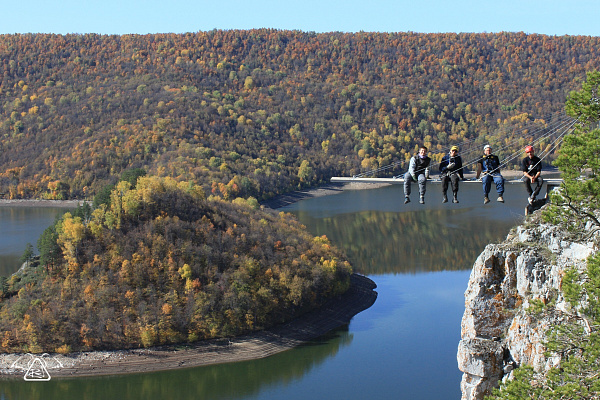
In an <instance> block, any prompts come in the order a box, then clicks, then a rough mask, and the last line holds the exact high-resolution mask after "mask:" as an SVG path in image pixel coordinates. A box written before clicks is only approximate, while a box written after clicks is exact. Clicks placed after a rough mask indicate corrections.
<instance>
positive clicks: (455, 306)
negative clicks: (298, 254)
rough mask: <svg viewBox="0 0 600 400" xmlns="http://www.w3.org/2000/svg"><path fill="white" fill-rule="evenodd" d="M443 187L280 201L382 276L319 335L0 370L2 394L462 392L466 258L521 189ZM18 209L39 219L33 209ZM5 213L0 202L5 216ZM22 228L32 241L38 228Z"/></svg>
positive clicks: (521, 198) (422, 395) (376, 395)
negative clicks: (236, 347) (49, 374)
mask: <svg viewBox="0 0 600 400" xmlns="http://www.w3.org/2000/svg"><path fill="white" fill-rule="evenodd" d="M439 191H440V187H439V186H434V185H430V187H429V191H428V194H427V198H426V204H425V205H420V204H419V203H418V202H415V201H414V200H415V199H416V196H413V197H415V199H413V202H412V203H410V204H408V205H404V204H402V199H403V195H402V188H401V187H400V186H399V185H393V186H388V187H383V188H379V189H372V190H360V191H344V192H342V193H340V194H336V195H332V196H326V197H319V198H313V199H307V200H303V201H300V202H298V203H295V204H292V205H290V206H287V207H285V208H284V209H283V210H284V211H287V212H291V213H293V214H295V215H297V217H298V218H299V219H300V220H301V221H302V223H303V224H304V225H306V227H307V229H308V230H309V231H310V232H312V233H313V234H314V235H315V236H316V235H327V236H328V237H329V238H330V239H331V241H332V242H333V243H334V244H336V245H337V246H339V247H341V248H343V249H344V251H345V252H346V254H347V255H348V257H349V258H350V260H351V262H352V264H353V266H354V268H355V270H356V271H357V272H359V273H362V274H364V275H367V276H369V277H370V278H371V279H372V280H373V281H375V283H376V284H377V286H378V287H377V289H376V291H377V292H378V298H377V301H376V302H375V304H374V305H373V306H372V307H371V308H369V309H367V310H365V311H363V312H362V313H360V314H358V315H356V316H355V317H354V318H353V319H352V321H351V322H350V324H349V325H347V326H342V327H340V328H339V329H337V330H335V331H333V332H330V333H329V334H328V335H325V336H324V337H321V338H318V339H317V340H314V341H313V342H311V343H308V344H306V345H304V346H301V347H298V348H295V349H292V350H289V351H286V352H283V353H280V354H277V355H275V356H272V357H269V358H266V359H262V360H255V361H248V362H240V363H232V364H224V365H216V366H209V367H200V368H191V369H183V370H177V371H167V372H156V373H151V374H132V375H124V376H113V377H99V378H85V379H84V378H80V379H52V380H50V381H49V382H43V383H41V382H37V383H32V382H25V381H21V380H18V381H14V380H13V381H0V399H28V400H35V399H57V400H58V399H60V400H69V399H73V400H75V399H77V400H79V399H82V398H85V399H105V398H119V399H142V398H143V399H167V398H169V399H170V398H173V399H190V400H191V399H202V400H211V399H232V400H233V399H235V400H238V399H239V400H242V399H248V400H249V399H261V400H280V399H286V400H293V399H303V400H304V399H307V398H310V399H323V400H325V399H327V400H331V399H391V400H397V399H415V400H419V399H423V400H425V399H427V400H433V399H436V400H437V399H441V400H444V399H450V400H451V399H459V398H460V379H461V373H460V371H459V370H458V368H457V364H456V350H457V345H458V342H459V340H460V320H461V317H462V313H463V310H464V297H463V293H464V291H465V289H466V287H467V282H468V279H469V273H470V270H471V266H472V265H473V262H474V261H475V258H476V257H477V255H478V254H479V253H480V252H481V251H482V250H483V248H484V247H485V245H486V244H488V243H490V242H498V241H501V240H503V239H504V237H505V236H506V234H507V233H508V232H509V230H510V228H511V227H513V226H515V225H517V224H518V223H520V222H521V221H522V220H523V209H524V206H525V204H526V203H525V199H526V194H525V189H524V188H523V187H521V186H520V185H518V186H517V185H510V186H508V187H507V192H506V195H505V200H506V203H505V204H499V203H496V202H495V201H494V200H495V196H492V200H493V201H492V202H491V203H490V204H488V205H485V206H484V205H483V202H482V195H481V186H480V184H463V185H462V187H461V191H460V196H459V199H460V201H461V202H460V203H459V204H452V203H447V204H442V203H441V196H440V193H439ZM1 210H2V209H0V211H1ZM20 210H21V211H17V213H29V212H31V213H32V216H31V218H32V221H36V222H32V224H33V225H36V224H39V217H38V216H36V215H38V214H37V213H38V211H39V209H37V210H38V211H35V210H36V209H33V210H28V209H20ZM62 211H64V210H62ZM6 215H7V213H6V212H4V213H0V223H1V224H2V226H3V227H4V226H6V225H5V224H6V221H5V219H4V218H6ZM8 215H12V214H10V213H8ZM49 218H50V219H49V222H51V221H52V219H53V218H54V216H53V215H52V216H51V217H49ZM25 225H27V224H25ZM9 226H12V225H9ZM16 229H19V230H20V231H23V230H28V229H25V228H24V227H20V228H16ZM37 230H38V231H40V229H39V227H38V229H37ZM41 230H43V228H41ZM33 231H34V230H33V229H32V230H31V232H33ZM40 232H41V231H40ZM13 236H16V235H14V234H13V232H11V231H7V230H5V229H4V228H3V233H2V236H1V237H0V251H2V252H6V249H7V248H13V247H15V246H16V244H14V243H13V240H14V238H13ZM18 240H19V242H23V243H26V242H31V243H33V244H35V242H36V241H37V236H36V237H30V238H27V237H26V235H20V236H19V239H18ZM10 243H13V244H10ZM22 247H23V248H24V244H23V246H22ZM21 252H22V250H21ZM19 255H20V254H19ZM19 255H17V256H16V258H17V259H18V257H19ZM2 257H4V255H2V254H0V260H2V259H3V258H2ZM13 257H15V256H14V254H13Z"/></svg>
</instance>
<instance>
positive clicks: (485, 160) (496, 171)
mask: <svg viewBox="0 0 600 400" xmlns="http://www.w3.org/2000/svg"><path fill="white" fill-rule="evenodd" d="M481 174H483V177H482V178H481V182H482V183H483V196H484V197H483V204H487V203H489V202H490V199H489V197H488V195H489V193H490V189H491V188H492V181H494V183H495V184H496V191H497V192H498V201H499V202H500V203H504V197H503V195H504V177H503V176H502V175H501V174H500V159H498V156H497V155H495V154H492V146H490V145H489V144H486V145H485V146H484V147H483V156H482V157H481V158H480V159H479V160H478V161H477V179H479V176H480V175H481Z"/></svg>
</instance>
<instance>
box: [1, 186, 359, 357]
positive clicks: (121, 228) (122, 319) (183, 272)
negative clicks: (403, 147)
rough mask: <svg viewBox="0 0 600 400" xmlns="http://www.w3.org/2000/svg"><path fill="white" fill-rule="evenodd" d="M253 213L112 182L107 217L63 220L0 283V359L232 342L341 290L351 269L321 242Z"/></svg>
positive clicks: (192, 195) (179, 190)
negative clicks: (28, 261) (36, 257)
mask: <svg viewBox="0 0 600 400" xmlns="http://www.w3.org/2000/svg"><path fill="white" fill-rule="evenodd" d="M257 208H258V203H257V202H256V199H251V200H244V199H237V200H234V201H233V202H229V201H223V200H221V199H218V198H214V197H213V198H212V199H211V200H206V199H205V198H204V193H203V190H202V188H201V187H200V186H198V185H194V184H192V183H190V182H177V181H176V180H175V179H173V178H157V177H141V178H139V180H138V182H137V186H136V187H135V188H131V187H130V184H129V182H127V181H122V182H120V183H119V184H118V185H117V187H116V188H115V189H114V190H113V191H112V194H111V201H110V203H109V205H108V206H107V205H106V204H102V205H100V206H99V207H98V208H96V209H95V210H94V211H93V212H92V213H90V210H89V209H87V210H83V209H78V210H77V211H76V212H75V213H74V214H71V213H66V214H65V215H64V216H63V217H62V218H61V219H60V220H58V221H57V223H56V224H55V225H53V226H51V227H49V228H48V229H47V230H46V231H45V232H44V234H43V235H42V236H41V238H40V241H39V242H38V246H39V248H40V261H39V264H33V265H30V266H29V267H28V268H24V269H23V270H21V271H20V272H18V273H16V274H14V275H12V276H11V277H10V279H8V280H6V278H4V279H2V280H1V285H0V332H1V335H0V336H1V339H2V340H1V343H0V352H36V353H39V352H64V353H67V352H70V351H76V350H89V349H109V348H112V349H117V348H118V349H120V348H130V347H141V346H144V347H149V346H153V345H158V344H169V343H179V342H195V341H197V340H201V339H209V338H214V337H223V336H225V337H227V336H234V335H239V334H241V333H245V332H249V331H254V330H261V329H265V328H267V327H270V326H272V325H275V324H278V323H281V322H284V321H287V320H290V319H292V318H293V317H295V316H298V315H299V314H302V313H303V312H306V311H308V310H311V309H313V308H316V307H319V306H320V305H322V304H324V303H325V302H326V301H327V300H328V299H330V298H331V297H334V296H336V295H339V294H342V293H343V292H345V291H346V290H347V289H348V287H349V285H350V272H351V268H350V264H349V263H348V262H347V261H346V259H345V257H344V256H343V255H341V254H340V252H339V251H338V250H337V249H336V248H335V247H333V246H331V244H330V243H329V240H328V239H327V238H326V237H324V236H323V237H312V236H311V235H310V234H308V233H307V232H306V229H304V227H303V226H302V225H300V224H299V223H298V221H296V220H295V219H294V218H293V217H292V216H291V215H290V214H285V213H279V214H274V213H267V212H263V211H261V210H258V209H257ZM36 265H37V266H36Z"/></svg>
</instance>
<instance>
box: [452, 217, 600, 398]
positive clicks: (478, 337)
mask: <svg viewBox="0 0 600 400" xmlns="http://www.w3.org/2000/svg"><path fill="white" fill-rule="evenodd" d="M596 250H597V248H596V247H595V246H594V244H593V242H591V241H590V242H589V243H574V242H571V241H569V240H567V238H566V235H565V233H564V232H561V230H560V229H558V228H557V227H555V226H550V225H545V224H541V223H540V219H539V216H534V217H533V218H532V219H530V220H529V223H528V224H527V226H519V227H518V228H516V229H515V230H513V231H512V232H511V233H509V235H508V237H507V238H506V240H505V241H504V242H503V243H500V244H490V245H488V246H487V247H486V248H485V249H484V250H483V252H482V253H481V254H480V255H479V257H478V258H477V260H476V261H475V264H474V265H473V270H472V272H471V276H470V278H469V284H468V287H467V290H466V292H465V312H464V315H463V318H462V324H461V341H460V343H459V346H458V354H457V359H458V367H459V369H460V370H461V371H462V372H463V378H462V382H461V389H462V399H464V400H474V399H483V397H484V396H485V395H487V394H490V393H491V390H492V389H493V388H494V387H498V384H499V381H501V380H502V379H507V378H509V377H510V374H511V371H512V369H513V368H515V367H518V366H520V365H522V364H528V365H531V366H533V367H534V369H535V370H536V371H543V370H545V369H548V368H550V367H551V366H553V365H555V364H556V363H557V362H558V360H557V358H556V357H550V358H546V357H545V356H544V351H545V350H546V349H545V347H544V344H543V343H544V340H545V336H544V335H545V332H546V330H547V329H548V328H549V327H550V326H552V325H554V324H556V323H560V318H561V313H560V312H548V313H545V314H544V315H543V316H541V317H539V318H534V317H532V316H531V315H529V314H528V313H527V312H526V309H527V308H528V307H529V306H530V302H531V301H532V300H534V299H537V300H541V301H542V302H544V304H548V303H550V302H555V303H554V304H555V310H561V311H569V305H568V304H567V303H566V302H565V301H564V299H563V298H562V295H561V292H560V287H561V282H562V276H563V273H564V271H565V270H566V269H567V268H571V267H575V268H577V269H578V270H580V271H584V270H585V267H586V262H585V260H586V259H587V257H588V256H589V255H590V254H591V253H592V252H594V251H596Z"/></svg>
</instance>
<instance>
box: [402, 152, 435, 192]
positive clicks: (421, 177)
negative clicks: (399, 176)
mask: <svg viewBox="0 0 600 400" xmlns="http://www.w3.org/2000/svg"><path fill="white" fill-rule="evenodd" d="M430 162H431V158H429V157H427V147H425V146H421V147H419V153H418V154H416V155H414V156H413V157H411V159H410V164H409V165H408V172H407V173H406V174H404V204H407V203H410V184H411V182H413V181H414V182H419V195H420V196H421V198H420V200H419V203H421V204H425V191H426V190H427V187H426V185H427V179H428V178H429V163H430Z"/></svg>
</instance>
